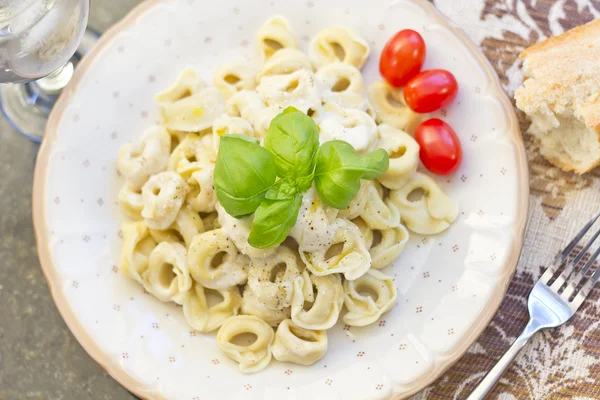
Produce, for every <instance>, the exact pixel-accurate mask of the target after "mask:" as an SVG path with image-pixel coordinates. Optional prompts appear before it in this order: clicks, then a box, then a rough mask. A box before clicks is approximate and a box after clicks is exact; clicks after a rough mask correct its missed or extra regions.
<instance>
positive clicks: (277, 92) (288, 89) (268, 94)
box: [256, 69, 321, 113]
mask: <svg viewBox="0 0 600 400" xmlns="http://www.w3.org/2000/svg"><path fill="white" fill-rule="evenodd" d="M256 90H257V92H258V94H259V95H260V97H261V99H262V101H263V102H264V103H265V104H267V106H276V107H279V108H280V109H285V108H287V107H294V108H296V109H298V110H300V111H302V112H304V113H307V112H308V110H310V109H312V110H315V109H316V108H317V107H319V106H321V98H320V96H319V92H318V89H317V82H316V79H315V74H313V73H312V72H311V71H308V70H306V69H299V70H297V71H294V72H292V73H290V74H286V75H272V76H264V77H262V79H261V80H260V84H259V85H258V87H257V88H256Z"/></svg>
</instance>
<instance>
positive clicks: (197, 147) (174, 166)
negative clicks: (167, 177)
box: [168, 133, 213, 182]
mask: <svg viewBox="0 0 600 400" xmlns="http://www.w3.org/2000/svg"><path fill="white" fill-rule="evenodd" d="M212 165H213V164H212V163H211V157H210V154H209V150H208V149H207V147H206V145H205V144H204V143H203V141H202V138H201V137H200V136H198V135H196V134H195V133H190V134H188V135H187V136H186V137H185V138H184V139H183V140H182V141H181V142H180V143H179V144H178V145H177V147H176V148H175V149H174V150H173V152H172V153H171V156H170V157H169V164H168V170H169V171H174V172H177V173H178V174H179V175H181V177H182V178H183V179H184V180H185V181H186V182H187V181H189V179H190V177H191V175H192V173H193V172H195V171H198V170H201V169H203V168H207V167H211V166H212Z"/></svg>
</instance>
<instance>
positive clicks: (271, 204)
mask: <svg viewBox="0 0 600 400" xmlns="http://www.w3.org/2000/svg"><path fill="white" fill-rule="evenodd" d="M301 204H302V194H300V193H296V194H295V195H294V196H292V197H291V198H289V199H283V200H268V199H266V200H263V202H262V203H260V207H258V209H257V210H256V212H255V213H254V221H252V229H251V230H250V235H249V236H248V243H250V245H251V246H253V247H256V248H259V249H266V248H269V247H273V246H276V245H278V244H280V243H281V242H283V241H284V240H285V238H286V237H287V235H288V233H289V232H290V231H291V230H292V228H293V227H294V224H295V223H296V219H297V218H298V211H300V205H301Z"/></svg>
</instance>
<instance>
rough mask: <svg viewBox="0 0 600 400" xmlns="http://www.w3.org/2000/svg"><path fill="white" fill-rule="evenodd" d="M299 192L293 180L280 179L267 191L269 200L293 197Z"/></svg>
mask: <svg viewBox="0 0 600 400" xmlns="http://www.w3.org/2000/svg"><path fill="white" fill-rule="evenodd" d="M297 192H298V190H297V188H296V185H295V184H294V182H292V181H291V180H289V179H287V178H285V179H280V180H278V181H277V182H275V184H274V185H273V186H271V188H270V189H269V190H268V191H267V194H266V196H265V197H266V198H267V199H269V200H285V199H291V198H292V197H294V195H295V194H296V193H297Z"/></svg>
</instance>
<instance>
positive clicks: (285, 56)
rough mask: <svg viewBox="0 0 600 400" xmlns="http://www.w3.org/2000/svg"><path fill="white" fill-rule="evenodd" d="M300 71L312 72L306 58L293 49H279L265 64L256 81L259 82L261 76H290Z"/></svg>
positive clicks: (308, 60)
mask: <svg viewBox="0 0 600 400" xmlns="http://www.w3.org/2000/svg"><path fill="white" fill-rule="evenodd" d="M301 69H305V70H308V71H312V70H313V67H312V62H311V61H310V59H309V58H308V56H307V55H306V54H304V53H303V52H301V51H299V50H296V49H293V48H287V49H281V50H279V51H277V52H276V53H275V54H273V56H272V57H271V58H269V59H268V60H267V62H265V64H264V65H263V67H262V69H261V71H260V72H259V74H258V76H257V80H258V81H260V79H261V78H262V77H263V76H271V75H285V74H291V73H293V72H296V71H298V70H301Z"/></svg>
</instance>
